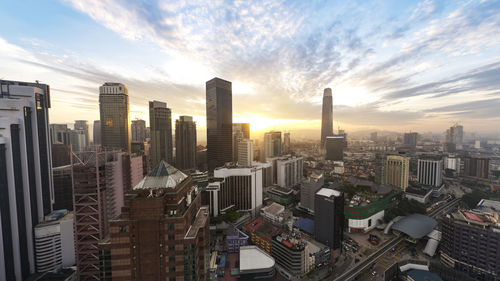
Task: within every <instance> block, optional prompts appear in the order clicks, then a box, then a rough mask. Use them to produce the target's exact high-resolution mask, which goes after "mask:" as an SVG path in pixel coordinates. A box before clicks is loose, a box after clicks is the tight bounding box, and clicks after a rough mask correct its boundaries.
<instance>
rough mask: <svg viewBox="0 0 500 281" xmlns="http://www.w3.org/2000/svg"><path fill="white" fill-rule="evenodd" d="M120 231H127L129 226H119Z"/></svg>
mask: <svg viewBox="0 0 500 281" xmlns="http://www.w3.org/2000/svg"><path fill="white" fill-rule="evenodd" d="M118 232H127V227H126V226H123V225H121V226H119V227H118Z"/></svg>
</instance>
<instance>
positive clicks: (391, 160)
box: [384, 155, 410, 190]
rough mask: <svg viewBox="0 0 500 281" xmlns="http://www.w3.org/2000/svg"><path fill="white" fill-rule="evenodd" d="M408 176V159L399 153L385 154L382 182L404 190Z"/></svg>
mask: <svg viewBox="0 0 500 281" xmlns="http://www.w3.org/2000/svg"><path fill="white" fill-rule="evenodd" d="M409 177H410V160H409V159H408V158H407V157H404V156H400V155H387V157H386V162H385V173H384V179H385V180H384V184H388V185H393V186H396V187H399V188H401V189H402V190H406V188H407V187H408V180H409Z"/></svg>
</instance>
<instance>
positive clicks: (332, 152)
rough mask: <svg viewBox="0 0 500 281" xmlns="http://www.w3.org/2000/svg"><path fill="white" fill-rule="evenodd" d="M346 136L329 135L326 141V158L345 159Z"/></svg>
mask: <svg viewBox="0 0 500 281" xmlns="http://www.w3.org/2000/svg"><path fill="white" fill-rule="evenodd" d="M344 145H345V137H344V136H327V137H326V141H325V150H326V154H325V160H332V161H342V160H344Z"/></svg>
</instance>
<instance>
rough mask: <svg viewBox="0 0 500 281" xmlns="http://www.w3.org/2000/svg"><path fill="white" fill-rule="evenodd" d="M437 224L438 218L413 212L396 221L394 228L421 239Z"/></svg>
mask: <svg viewBox="0 0 500 281" xmlns="http://www.w3.org/2000/svg"><path fill="white" fill-rule="evenodd" d="M436 225H437V222H436V220H435V219H433V218H431V217H428V216H425V215H421V214H412V215H409V216H406V217H404V218H402V219H401V220H399V221H398V222H396V223H395V224H394V225H393V226H392V229H394V230H397V231H400V232H403V233H405V234H406V235H408V236H410V237H411V238H413V239H420V238H422V237H424V236H425V235H427V234H429V233H431V232H432V231H433V230H434V228H435V227H436Z"/></svg>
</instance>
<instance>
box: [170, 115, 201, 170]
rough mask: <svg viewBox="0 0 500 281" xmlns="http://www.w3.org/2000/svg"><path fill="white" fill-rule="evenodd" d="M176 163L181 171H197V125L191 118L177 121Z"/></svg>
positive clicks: (183, 117) (181, 117) (181, 118)
mask: <svg viewBox="0 0 500 281" xmlns="http://www.w3.org/2000/svg"><path fill="white" fill-rule="evenodd" d="M175 163H176V166H177V168H179V169H181V170H188V169H196V123H195V122H194V121H193V117H191V116H180V117H179V119H178V120H176V121H175Z"/></svg>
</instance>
